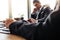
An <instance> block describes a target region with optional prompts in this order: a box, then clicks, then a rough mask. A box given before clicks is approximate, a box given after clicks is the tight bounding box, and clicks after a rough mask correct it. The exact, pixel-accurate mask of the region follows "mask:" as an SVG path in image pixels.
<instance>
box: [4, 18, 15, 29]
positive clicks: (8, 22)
mask: <svg viewBox="0 0 60 40" xmlns="http://www.w3.org/2000/svg"><path fill="white" fill-rule="evenodd" d="M12 22H14V20H13V19H11V18H9V19H6V20H5V22H4V23H5V27H6V28H9V25H10V24H11V23H12Z"/></svg>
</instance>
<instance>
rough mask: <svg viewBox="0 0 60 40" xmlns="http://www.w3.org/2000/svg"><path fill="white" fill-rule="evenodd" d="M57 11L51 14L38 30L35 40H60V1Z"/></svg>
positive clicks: (58, 0) (59, 0) (59, 1)
mask: <svg viewBox="0 0 60 40" xmlns="http://www.w3.org/2000/svg"><path fill="white" fill-rule="evenodd" d="M57 2H58V4H57V6H56V9H55V10H54V11H53V12H52V13H51V14H49V16H48V17H47V18H46V20H45V22H44V23H42V25H39V26H38V27H37V28H36V32H35V33H34V40H58V39H60V37H59V36H60V0H57Z"/></svg>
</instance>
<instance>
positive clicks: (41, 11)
mask: <svg viewBox="0 0 60 40" xmlns="http://www.w3.org/2000/svg"><path fill="white" fill-rule="evenodd" d="M33 4H34V6H35V7H36V8H34V10H33V13H32V14H31V18H33V19H35V20H37V21H38V22H44V20H45V19H46V17H47V16H48V15H49V13H50V12H51V9H50V7H49V6H48V5H44V6H42V5H41V3H40V2H39V1H38V0H35V1H33ZM33 19H31V21H32V22H35V21H34V20H33Z"/></svg>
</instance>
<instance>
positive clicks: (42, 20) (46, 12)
mask: <svg viewBox="0 0 60 40" xmlns="http://www.w3.org/2000/svg"><path fill="white" fill-rule="evenodd" d="M50 13H51V10H50V8H49V7H48V8H45V9H44V11H43V12H42V14H44V17H43V18H41V19H38V22H44V20H45V19H46V18H47V16H48V15H49V14H50Z"/></svg>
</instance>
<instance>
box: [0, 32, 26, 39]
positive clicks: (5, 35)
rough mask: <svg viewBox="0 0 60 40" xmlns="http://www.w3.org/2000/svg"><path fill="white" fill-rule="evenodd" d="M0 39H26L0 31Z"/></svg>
mask: <svg viewBox="0 0 60 40" xmlns="http://www.w3.org/2000/svg"><path fill="white" fill-rule="evenodd" d="M0 40H25V39H24V38H22V37H19V36H16V35H12V34H3V33H0Z"/></svg>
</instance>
